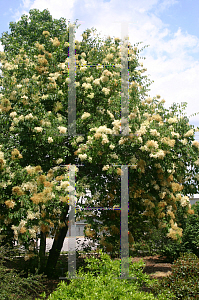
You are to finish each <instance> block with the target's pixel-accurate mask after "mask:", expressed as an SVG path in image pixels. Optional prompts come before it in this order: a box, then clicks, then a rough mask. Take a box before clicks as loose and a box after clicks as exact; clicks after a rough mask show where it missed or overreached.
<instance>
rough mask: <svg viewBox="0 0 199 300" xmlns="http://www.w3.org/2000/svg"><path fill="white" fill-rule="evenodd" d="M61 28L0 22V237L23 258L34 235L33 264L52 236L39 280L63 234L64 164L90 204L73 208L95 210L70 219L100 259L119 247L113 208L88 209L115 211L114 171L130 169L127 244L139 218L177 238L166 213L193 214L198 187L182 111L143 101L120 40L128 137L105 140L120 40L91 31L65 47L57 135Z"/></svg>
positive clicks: (115, 122)
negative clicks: (83, 223)
mask: <svg viewBox="0 0 199 300" xmlns="http://www.w3.org/2000/svg"><path fill="white" fill-rule="evenodd" d="M69 26H74V28H75V27H77V25H75V24H70V25H68V26H67V25H66V20H65V19H63V18H61V19H59V20H54V19H52V17H51V15H50V13H49V11H48V10H44V11H42V12H40V11H39V10H36V9H34V10H30V12H29V17H28V16H25V15H23V16H22V17H21V20H20V21H18V22H17V23H10V29H11V33H10V34H8V33H3V34H2V38H1V39H0V40H1V42H2V44H3V45H4V52H1V63H2V67H1V69H2V77H1V85H2V90H1V91H0V126H1V128H2V130H1V133H0V144H1V150H0V151H1V152H0V170H1V187H2V193H1V195H0V205H1V216H0V220H1V221H0V222H1V223H0V224H1V228H2V229H1V238H2V240H3V241H7V240H9V241H10V242H11V243H12V242H14V241H15V240H17V241H18V243H19V244H21V245H23V246H24V247H25V259H30V258H32V257H34V256H35V255H37V254H36V249H35V238H36V237H38V238H40V239H41V247H40V253H39V257H40V264H42V262H43V261H45V260H44V259H43V258H44V257H45V252H46V237H47V236H49V235H52V236H53V237H54V244H53V247H52V249H51V250H50V255H49V258H48V262H47V264H46V266H45V265H43V266H41V269H42V268H43V269H45V270H46V272H47V273H48V272H50V271H49V270H50V268H51V269H52V268H54V267H55V265H56V261H57V259H58V256H59V254H60V251H61V248H62V245H63V241H64V238H65V236H66V234H67V230H68V212H69V195H68V193H69V191H72V190H74V189H75V187H73V186H72V187H71V186H70V184H69V177H68V176H69V173H68V170H69V169H68V165H69V164H71V165H73V164H79V163H80V164H81V162H82V163H83V164H84V167H76V171H77V173H76V191H75V194H76V198H77V199H78V200H80V198H81V197H82V196H85V194H86V189H88V188H89V190H90V191H91V193H92V199H91V200H89V199H88V201H87V202H86V204H85V205H83V204H82V203H81V206H82V207H83V206H87V207H93V206H95V207H96V211H88V212H86V211H85V210H84V211H77V213H76V215H77V217H79V218H80V217H82V218H85V216H86V219H87V221H88V223H89V225H88V226H87V228H86V235H87V236H88V237H91V238H93V239H95V240H100V241H101V246H102V247H104V248H105V249H106V250H107V251H109V252H111V251H112V252H113V251H116V250H117V251H118V249H119V240H120V211H119V210H117V211H116V210H102V211H101V215H100V216H98V210H97V207H108V206H110V207H113V206H114V207H120V202H121V199H120V198H121V180H120V178H121V168H120V167H117V166H114V164H116V165H131V166H130V167H129V219H128V220H129V241H130V244H131V245H132V244H133V240H134V237H136V235H137V234H138V233H139V232H140V230H141V229H140V228H142V229H143V230H144V228H145V225H144V223H143V221H145V220H151V222H153V223H154V224H155V225H156V226H159V227H163V228H165V234H166V233H167V234H168V236H169V237H171V238H173V239H177V238H181V236H182V229H181V228H180V227H179V226H178V225H179V224H177V223H176V220H175V215H176V213H177V210H178V206H179V205H180V206H181V207H182V209H183V210H184V214H185V215H186V214H192V213H193V210H191V206H190V204H189V201H188V197H187V195H188V194H194V193H196V192H197V191H198V180H199V178H198V175H197V173H198V166H199V160H198V151H199V143H198V142H197V141H194V129H193V126H191V125H189V123H188V118H187V117H186V116H184V115H183V109H184V108H183V107H180V106H178V105H177V104H173V106H172V107H171V108H170V109H169V110H168V109H166V108H165V107H164V102H165V101H164V99H162V100H160V96H159V95H157V97H154V98H153V99H152V98H150V97H148V95H147V91H149V89H148V87H149V85H150V84H151V82H150V80H148V78H147V76H144V75H143V73H144V72H145V71H146V69H144V68H142V67H143V66H142V64H141V63H139V61H138V59H139V57H138V53H139V51H140V50H138V48H137V47H136V45H134V46H132V45H131V44H130V43H129V48H128V69H129V115H128V121H129V129H130V132H129V135H126V136H125V137H124V136H119V135H114V134H119V132H120V126H121V115H120V110H121V101H120V100H121V99H120V96H121V95H120V91H121V78H120V77H121V73H120V70H121V47H122V41H121V40H120V39H119V38H111V37H106V38H104V39H102V38H100V36H99V35H98V34H96V30H95V29H94V28H92V29H87V30H86V31H85V32H84V33H83V40H82V41H81V42H79V41H77V40H76V41H75V51H76V52H75V59H76V78H75V81H76V82H75V87H76V128H77V130H76V131H77V136H74V137H73V136H69V135H67V125H68V110H67V108H68V89H69V81H70V78H69V77H70V76H69V74H70V73H69V72H70V70H69V64H68V63H69V56H68V54H69V50H70V45H69ZM138 45H139V43H138V44H137V46H138ZM143 48H144V47H143ZM143 48H142V49H141V50H143ZM138 68H139V69H138ZM78 134H81V135H78ZM190 167H191V168H190ZM105 178H106V181H107V182H106V183H105ZM94 216H95V219H94ZM98 219H99V220H101V221H103V224H102V225H100V223H99V222H97V220H98ZM139 227H140V228H139ZM100 230H103V231H104V234H103V235H104V236H100Z"/></svg>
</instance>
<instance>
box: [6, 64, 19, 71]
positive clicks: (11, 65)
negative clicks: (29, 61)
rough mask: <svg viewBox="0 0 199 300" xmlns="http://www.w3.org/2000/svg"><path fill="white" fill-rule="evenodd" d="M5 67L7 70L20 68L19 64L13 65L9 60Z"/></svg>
mask: <svg viewBox="0 0 199 300" xmlns="http://www.w3.org/2000/svg"><path fill="white" fill-rule="evenodd" d="M3 68H4V69H6V70H14V69H18V65H13V64H11V63H9V62H6V63H5V64H4V65H3Z"/></svg>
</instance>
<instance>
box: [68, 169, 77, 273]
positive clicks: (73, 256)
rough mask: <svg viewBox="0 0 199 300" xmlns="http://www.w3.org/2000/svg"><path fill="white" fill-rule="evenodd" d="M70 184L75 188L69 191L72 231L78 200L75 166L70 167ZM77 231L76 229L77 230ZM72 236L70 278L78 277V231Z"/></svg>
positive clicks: (69, 265)
mask: <svg viewBox="0 0 199 300" xmlns="http://www.w3.org/2000/svg"><path fill="white" fill-rule="evenodd" d="M69 184H70V186H72V187H73V190H72V191H69V207H70V212H69V227H70V228H71V229H72V225H75V205H76V203H75V202H76V201H75V200H76V198H75V195H74V192H75V165H70V167H69ZM75 229H76V228H75ZM71 233H72V236H69V238H68V272H69V277H70V278H72V277H75V276H76V251H75V247H76V230H75V234H74V235H73V232H72V230H71Z"/></svg>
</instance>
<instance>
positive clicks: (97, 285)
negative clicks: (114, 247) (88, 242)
mask: <svg viewBox="0 0 199 300" xmlns="http://www.w3.org/2000/svg"><path fill="white" fill-rule="evenodd" d="M100 252H101V251H100ZM86 261H87V263H88V264H87V269H88V271H87V272H83V270H82V269H80V270H79V272H78V274H77V277H83V278H82V279H79V278H76V279H75V278H74V279H71V281H70V283H69V284H67V283H66V282H64V281H62V282H61V283H60V284H59V286H58V288H57V289H56V290H55V291H54V292H53V293H52V294H51V295H50V297H49V298H48V300H66V299H67V300H70V299H71V300H72V299H73V300H76V299H82V300H87V299H96V300H97V299H100V300H101V299H103V300H105V299H118V300H130V299H131V300H141V299H143V300H155V299H159V300H163V299H165V300H166V299H172V298H168V297H166V296H165V295H164V294H163V293H162V294H161V295H159V296H158V298H155V297H154V295H153V294H152V293H145V292H142V291H140V288H141V286H142V284H143V282H145V284H146V285H148V284H149V282H150V279H149V276H148V275H147V274H144V273H143V272H142V270H143V268H144V263H143V261H141V262H136V263H133V264H132V263H130V264H129V276H130V277H137V280H129V279H119V278H117V277H119V276H120V260H111V259H110V257H109V256H108V255H107V254H103V253H102V252H101V257H100V259H97V258H93V257H91V258H89V259H86ZM129 262H130V260H129ZM67 276H68V274H67Z"/></svg>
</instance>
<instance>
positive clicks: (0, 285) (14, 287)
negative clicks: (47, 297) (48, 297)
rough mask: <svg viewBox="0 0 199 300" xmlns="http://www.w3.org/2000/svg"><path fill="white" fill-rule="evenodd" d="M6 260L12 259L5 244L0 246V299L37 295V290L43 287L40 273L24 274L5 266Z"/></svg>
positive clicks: (11, 299) (24, 299)
mask: <svg viewBox="0 0 199 300" xmlns="http://www.w3.org/2000/svg"><path fill="white" fill-rule="evenodd" d="M8 260H12V253H11V252H10V251H9V249H8V248H6V246H4V247H0V299H1V300H13V299H23V300H29V299H30V300H31V299H33V298H32V297H31V295H33V294H35V296H36V295H38V294H39V293H38V292H37V291H38V290H39V289H41V288H43V285H42V283H41V282H42V275H29V276H24V273H23V272H20V273H19V272H17V270H15V269H9V268H7V267H6V266H5V262H6V261H8Z"/></svg>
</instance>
